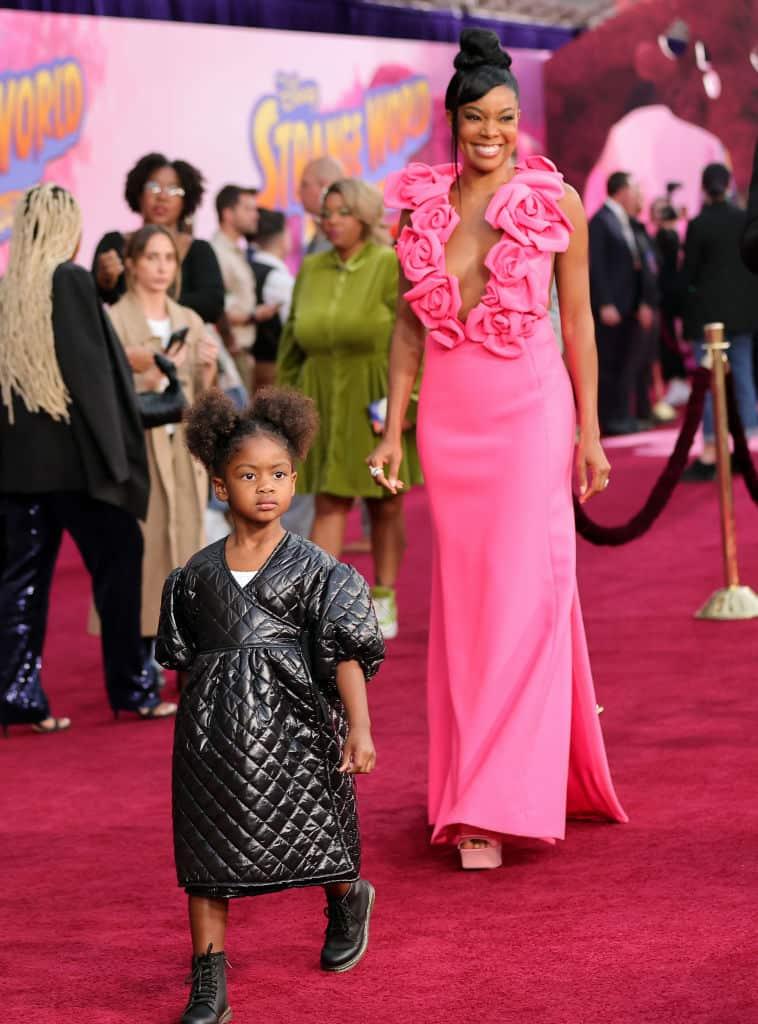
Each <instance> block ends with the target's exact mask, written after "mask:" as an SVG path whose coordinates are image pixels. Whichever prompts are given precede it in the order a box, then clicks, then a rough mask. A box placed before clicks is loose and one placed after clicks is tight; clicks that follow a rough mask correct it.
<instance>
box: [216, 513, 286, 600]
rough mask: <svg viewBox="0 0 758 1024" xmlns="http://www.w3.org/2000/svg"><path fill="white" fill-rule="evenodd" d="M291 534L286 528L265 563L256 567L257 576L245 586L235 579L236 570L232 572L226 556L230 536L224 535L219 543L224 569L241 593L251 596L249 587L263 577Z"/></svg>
mask: <svg viewBox="0 0 758 1024" xmlns="http://www.w3.org/2000/svg"><path fill="white" fill-rule="evenodd" d="M289 535H290V534H289V530H285V531H284V536H283V537H281V538H280V539H279V540H278V541H277V543H276V546H275V547H274V548H273V550H272V551H271V552H270V553H269V555H268V557H267V558H266V560H265V561H264V563H263V565H262V566H261V567H260V569H256V570H255V576H253V578H252V579H250V580H248V582H247V583H246V584H245V585H244V587H243V586H242V585H241V584H240V583H239V582H238V581H237V580H236V579H235V577H234V572H232V570H231V568H230V567H229V562H228V561H227V558H226V542H227V540H228V539H229V538H228V537H224V538H223V539H222V540H221V541H220V542H219V544H220V548H219V550H220V553H221V563H222V565H223V566H224V569H225V570H226V575H227V576H228V577H229V579H230V580H231V582H232V584H233V585H234V586H235V587H236V588H237V590H239V592H240V593H241V594H244V595H245V597H249V596H250V595H249V594H248V588H249V587H251V586H252V584H253V583H255V582H257V580H259V579H260V578H261V576H262V575H263V573H264V571H265V570H266V569H267V568H268V566H269V564H270V562H271V559H272V558H273V557H274V555H275V554H276V553H277V552H278V551H279V549H280V548H281V547H282V545H283V544H284V543H285V541H286V540H287V538H288V537H289ZM237 571H238V572H252V570H237Z"/></svg>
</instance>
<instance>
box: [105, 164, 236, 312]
mask: <svg viewBox="0 0 758 1024" xmlns="http://www.w3.org/2000/svg"><path fill="white" fill-rule="evenodd" d="M203 192H204V187H203V176H202V174H201V173H200V171H198V170H197V168H196V167H193V166H192V164H189V163H187V162H186V161H185V160H169V159H168V158H167V157H165V156H164V155H163V154H162V153H148V154H147V156H143V157H142V158H141V159H140V160H138V161H137V163H136V164H135V165H134V167H132V169H131V170H130V171H129V173H128V175H127V176H126V188H125V190H124V196H125V198H126V201H127V203H128V205H129V209H130V210H133V211H134V213H137V214H139V215H140V216H141V217H142V222H143V224H158V225H159V226H160V227H163V228H166V229H167V230H168V231H170V232H171V234H172V236H173V237H174V239H175V241H176V247H177V250H178V253H179V259H180V262H181V291H180V292H179V295H178V296H175V298H176V300H177V302H179V304H180V305H182V306H189V308H190V309H193V310H194V311H195V312H196V313H197V314H198V316H199V317H200V319H201V320H203V321H204V322H205V323H216V321H217V320H219V319H220V317H221V315H222V313H223V311H224V282H223V280H222V278H221V270H220V268H219V265H218V260H217V259H216V254H215V253H214V251H213V249H212V248H211V246H210V244H209V243H208V242H205V241H203V240H202V239H200V238H193V237H192V235H191V233H190V232H189V230H188V220H189V218H190V217H192V215H193V213H194V212H195V210H196V209H197V208H198V206H199V205H200V200H201V199H202V197H203ZM129 238H130V235H129V234H123V233H122V232H120V231H110V232H108V234H107V235H104V236H103V238H102V239H101V241H100V244H99V245H98V247H97V249H96V251H95V259H94V262H93V265H92V273H93V274H94V275H95V280H96V282H97V289H98V292H99V294H100V298H101V299H102V300H103V302H107V303H108V304H109V305H113V304H114V303H116V302H118V300H119V299H120V298H121V296H122V295H123V294H124V292H125V291H126V280H125V277H124V252H125V249H126V246H127V243H128V241H129Z"/></svg>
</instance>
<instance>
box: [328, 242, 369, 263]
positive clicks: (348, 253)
mask: <svg viewBox="0 0 758 1024" xmlns="http://www.w3.org/2000/svg"><path fill="white" fill-rule="evenodd" d="M365 244H366V239H365V238H362V239H361V240H360V242H356V244H355V245H352V246H350V248H349V249H338V248H337V246H336V245H335V247H334V251H335V252H336V253H337V255H338V256H339V258H340V260H341V261H342V262H343V263H347V261H348V260H349V259H351V258H352V257H353V256H355V254H356V253H359V252H360V251H361V249H362V248H363V246H364V245H365Z"/></svg>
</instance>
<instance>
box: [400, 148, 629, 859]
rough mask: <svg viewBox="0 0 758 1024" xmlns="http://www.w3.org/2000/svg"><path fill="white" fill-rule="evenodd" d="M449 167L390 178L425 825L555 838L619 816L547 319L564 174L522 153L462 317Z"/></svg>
mask: <svg viewBox="0 0 758 1024" xmlns="http://www.w3.org/2000/svg"><path fill="white" fill-rule="evenodd" d="M453 184H454V171H453V168H452V167H451V166H443V167H429V166H427V165H425V164H410V165H409V166H408V167H407V168H405V170H403V171H401V172H398V173H397V174H394V175H392V176H391V177H390V179H389V181H388V184H387V189H386V200H387V204H388V206H390V207H393V208H395V209H405V210H410V211H411V222H410V225H409V226H407V227H405V228H404V230H403V231H402V232H401V235H400V238H399V239H398V257H399V259H400V262H401V265H402V267H403V270H404V272H405V275H406V277H407V278H408V280H409V281H410V284H411V288H410V290H409V291H408V292H407V293H406V298H407V300H408V302H409V303H410V305H411V307H412V308H413V310H414V312H415V313H416V315H417V316H418V317H419V319H420V320H421V322H422V323H423V324H424V326H425V327H426V328H427V332H428V333H427V344H426V355H425V367H424V378H423V385H422V391H421V399H420V405H419V414H418V426H417V434H418V440H419V448H420V452H421V457H422V461H423V468H424V475H425V479H426V485H427V491H428V495H429V501H430V506H431V514H432V521H433V525H434V544H435V550H434V568H433V579H432V602H431V622H430V628H429V662H428V709H429V734H430V746H429V820H430V822H431V824H432V825H433V828H434V831H433V837H432V838H433V842H442V843H444V842H456V841H458V840H459V839H460V837H461V835H464V834H467V833H468V834H472V833H473V834H492V835H494V836H499V835H515V836H530V837H536V838H541V839H546V840H550V841H552V840H554V839H556V838H563V837H564V835H565V826H566V817H567V814H568V815H583V816H585V815H586V816H594V817H601V818H605V819H610V820H613V821H626V815H625V814H624V811H623V809H622V807H621V805H620V803H619V801H618V799H617V797H616V794H615V792H614V789H613V783H612V782H611V777H610V772H609V769H608V762H607V759H606V755H605V748H604V744H603V737H602V733H601V731H600V725H599V722H598V716H597V711H596V704H595V693H594V687H593V682H592V675H591V671H590V664H589V657H588V654H587V646H586V640H585V635H584V626H583V623H582V615H581V610H580V607H579V598H578V594H577V585H576V555H575V549H576V537H575V529H574V514H573V507H572V497H571V477H572V464H573V452H574V435H575V410H574V399H573V394H572V389H571V384H570V381H569V377H568V373H567V371H566V368H565V366H564V364H563V360H562V358H561V355H560V352H559V349H558V345H557V343H556V339H555V335H554V333H553V330H552V327H551V325H550V319H549V317H548V315H547V305H548V291H549V285H550V278H551V274H552V263H553V257H554V254H555V253H556V252H562V251H564V250H565V249H566V248H567V246H568V242H569V233H570V231H571V230H572V227H571V224H570V223H569V221H568V220H567V218H566V217H565V215H564V214H563V212H562V210H561V209H560V207H559V205H558V200H559V199H560V198H561V196H562V195H563V192H564V186H563V179H562V177H561V175H560V174H558V172H557V171H556V169H555V167H554V166H553V164H551V163H550V161H548V160H546V159H545V158H544V157H530V158H528V159H527V160H526V161H525V163H524V164H523V165H520V166H518V167H517V169H516V173H515V175H514V177H513V178H512V179H511V181H509V182H508V183H507V184H506V185H503V186H502V187H501V188H500V189H498V191H497V192H496V194H495V196H494V197H493V199H492V201H491V202H490V204H489V206H488V208H487V212H486V218H487V221H488V222H489V223H490V224H491V225H492V226H493V227H494V228H496V229H498V230H501V231H502V235H501V239H500V241H498V242H497V243H496V245H495V246H493V248H492V249H491V250H490V252H489V255H488V257H487V260H486V265H487V268H488V270H489V272H490V276H489V281H488V284H487V287H486V289H485V292H484V294H483V296H482V299H481V300H480V302H479V303H478V304H477V305H476V306H475V307H474V308H473V309H472V310H471V312H470V313H469V314H468V316H467V317H466V321H465V324H464V323H462V322H461V320H460V319H459V316H458V314H459V312H460V307H461V298H460V288H459V285H458V281H457V280H456V279H455V278H454V277H452V276H451V275H449V274H448V273H447V270H446V264H445V245H446V243H447V241H448V239H449V238H450V236H451V235H452V233H453V231H454V230H455V228H456V226H457V224H458V220H459V218H458V215H457V213H456V211H455V210H454V209H453V207H452V205H451V204H450V189H451V187H452V186H453Z"/></svg>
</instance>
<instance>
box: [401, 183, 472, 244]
mask: <svg viewBox="0 0 758 1024" xmlns="http://www.w3.org/2000/svg"><path fill="white" fill-rule="evenodd" d="M459 221H460V217H459V216H458V214H457V213H456V212H455V210H454V209H453V207H452V206H451V205H450V201H449V198H448V196H446V195H445V196H434V197H433V198H432V199H427V200H426V202H425V203H422V204H421V206H419V207H418V208H417V209H416V210H414V211H413V213H412V214H411V224H412V225H413V226H414V228H416V229H417V230H418V231H434V233H435V234H436V235H437V237H438V238H439V240H440V242H441V243H442V244H443V245H444V244H445V242H447V240H448V238H450V236H451V235H452V233H453V232H454V231H455V229H456V227H457V226H458V222H459Z"/></svg>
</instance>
